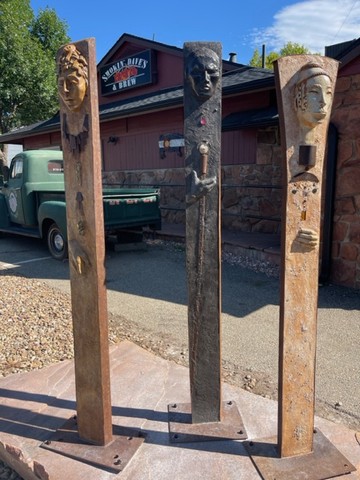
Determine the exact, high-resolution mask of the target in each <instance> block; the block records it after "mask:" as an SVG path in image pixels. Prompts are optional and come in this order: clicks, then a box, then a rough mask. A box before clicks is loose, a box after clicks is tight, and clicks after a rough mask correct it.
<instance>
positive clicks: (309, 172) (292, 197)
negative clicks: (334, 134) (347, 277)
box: [276, 56, 338, 456]
mask: <svg viewBox="0 0 360 480" xmlns="http://www.w3.org/2000/svg"><path fill="white" fill-rule="evenodd" d="M337 65H338V64H337V62H336V61H335V60H332V59H329V58H324V57H309V56H289V57H283V58H280V59H279V60H278V62H277V66H276V72H277V73H276V78H277V82H278V84H277V88H278V100H279V110H280V111H281V112H282V115H281V118H282V120H286V121H282V123H281V128H282V132H281V138H282V145H283V151H284V156H285V162H284V173H285V177H286V178H285V182H284V189H285V196H284V214H283V219H284V221H283V236H282V240H283V241H282V253H283V257H282V262H283V263H282V282H281V283H282V288H281V303H280V367H279V375H280V380H279V382H280V383H279V391H280V398H279V451H280V455H281V456H291V455H300V454H305V453H309V452H311V451H312V449H313V432H314V403H315V354H316V334H317V300H318V279H319V242H320V223H321V191H322V178H323V163H324V153H325V146H326V137H327V129H328V124H329V118H330V112H331V105H332V99H333V95H334V90H335V82H336V74H337Z"/></svg>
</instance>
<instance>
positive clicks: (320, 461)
mask: <svg viewBox="0 0 360 480" xmlns="http://www.w3.org/2000/svg"><path fill="white" fill-rule="evenodd" d="M244 446H245V448H246V450H247V452H248V453H249V455H250V456H251V459H252V461H253V463H254V465H255V466H256V468H257V469H258V471H259V473H260V475H261V477H262V478H263V479H264V480H289V479H290V478H291V480H325V479H327V478H333V477H338V476H341V475H346V474H348V473H350V472H353V471H355V470H356V468H355V467H354V466H353V465H352V464H351V463H350V462H349V461H348V460H347V459H346V458H345V457H344V455H343V454H342V453H340V452H339V450H338V449H337V448H336V447H335V446H334V445H333V444H332V443H331V442H330V441H329V440H328V439H327V438H326V437H325V435H323V434H322V433H321V432H320V431H319V430H318V429H316V433H314V451H313V452H312V453H309V454H307V455H299V456H296V457H283V458H280V457H279V456H278V449H277V438H276V437H271V438H267V439H264V440H262V441H260V442H249V441H247V442H244Z"/></svg>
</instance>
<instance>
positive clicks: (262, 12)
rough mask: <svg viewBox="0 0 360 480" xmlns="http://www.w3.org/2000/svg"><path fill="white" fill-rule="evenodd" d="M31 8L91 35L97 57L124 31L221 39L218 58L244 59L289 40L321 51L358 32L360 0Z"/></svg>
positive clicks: (40, 4) (66, 2)
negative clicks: (53, 13)
mask: <svg viewBox="0 0 360 480" xmlns="http://www.w3.org/2000/svg"><path fill="white" fill-rule="evenodd" d="M30 4H31V7H32V8H33V10H34V12H35V14H37V13H38V11H39V9H44V8H46V7H47V6H48V7H50V8H54V9H55V10H56V12H57V14H58V16H59V17H60V18H61V19H62V20H65V21H66V22H67V24H68V26H69V30H68V33H69V35H70V37H71V40H72V41H78V40H82V39H84V38H88V37H95V39H96V52H97V60H98V61H100V60H101V59H102V57H103V56H104V55H105V54H106V53H107V52H108V51H109V50H110V48H111V47H112V46H113V45H114V43H116V41H117V40H118V39H119V37H120V36H121V35H122V34H123V33H129V34H132V35H137V36H139V37H143V38H148V39H150V40H156V41H158V42H162V43H166V44H169V45H173V46H176V47H180V48H182V46H183V43H184V42H187V41H216V42H221V43H222V47H223V58H225V59H228V58H229V53H230V52H236V53H237V61H238V62H239V63H243V64H247V63H248V62H249V60H250V58H251V57H252V54H253V52H254V49H255V48H257V49H258V50H259V52H261V49H262V45H263V44H265V45H266V52H267V53H269V52H270V51H272V50H277V51H279V50H280V48H281V47H282V46H283V45H284V44H285V43H287V42H288V41H291V42H297V43H300V44H302V45H305V46H306V47H307V48H309V50H310V51H311V52H313V53H322V54H323V53H324V47H325V46H326V45H332V44H335V43H340V42H343V41H347V40H353V39H354V38H358V37H360V0H301V1H299V0H298V1H294V0H293V1H291V0H250V1H245V0H227V1H225V0H223V1H219V2H218V4H217V6H216V4H215V2H213V1H211V0H210V1H208V2H207V3H206V2H194V1H193V0H182V1H180V2H171V1H169V0H159V1H156V0H153V1H149V0H146V1H145V0H132V1H131V0H126V1H122V2H119V1H116V0H115V1H110V2H98V1H89V0H72V1H70V0H30Z"/></svg>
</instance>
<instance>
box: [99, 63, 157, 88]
mask: <svg viewBox="0 0 360 480" xmlns="http://www.w3.org/2000/svg"><path fill="white" fill-rule="evenodd" d="M148 63H149V62H148V60H146V59H145V58H138V57H129V58H127V59H126V60H120V61H118V62H116V63H114V64H113V65H112V66H111V67H109V68H108V69H107V70H106V72H105V73H104V74H103V75H102V77H101V78H102V79H103V80H104V82H107V81H108V80H109V78H110V77H112V76H113V75H114V73H116V72H119V71H121V70H122V69H124V68H126V67H130V66H136V67H138V68H146V67H147V65H148Z"/></svg>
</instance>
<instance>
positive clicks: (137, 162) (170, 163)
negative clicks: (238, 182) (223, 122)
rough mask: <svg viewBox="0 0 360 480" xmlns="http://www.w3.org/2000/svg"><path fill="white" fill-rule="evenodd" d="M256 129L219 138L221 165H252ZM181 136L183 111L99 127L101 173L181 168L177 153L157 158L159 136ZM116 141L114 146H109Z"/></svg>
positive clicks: (172, 111)
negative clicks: (113, 139) (102, 161)
mask: <svg viewBox="0 0 360 480" xmlns="http://www.w3.org/2000/svg"><path fill="white" fill-rule="evenodd" d="M256 132H257V130H256V129H253V128H252V129H250V128H249V129H244V130H235V131H231V132H224V133H223V135H222V164H223V165H237V164H252V163H255V162H256V134H257V133H256ZM171 133H177V134H180V135H183V110H182V108H179V109H176V110H168V111H166V112H158V113H153V114H147V115H142V116H141V117H130V118H128V119H122V120H118V121H114V122H108V123H105V124H102V125H101V141H102V149H103V152H102V153H103V159H104V165H103V167H104V170H105V171H118V170H154V169H155V170H156V169H168V168H179V167H183V166H184V156H183V154H184V149H183V148H182V149H181V153H182V156H180V155H179V153H178V152H170V151H167V152H166V157H165V158H161V157H160V149H159V139H160V136H161V135H168V134H171ZM110 137H116V138H117V142H116V143H111V142H109V138H110Z"/></svg>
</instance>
